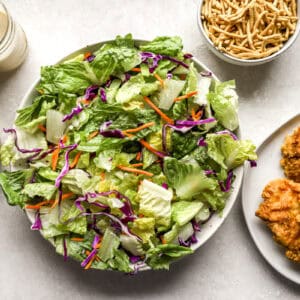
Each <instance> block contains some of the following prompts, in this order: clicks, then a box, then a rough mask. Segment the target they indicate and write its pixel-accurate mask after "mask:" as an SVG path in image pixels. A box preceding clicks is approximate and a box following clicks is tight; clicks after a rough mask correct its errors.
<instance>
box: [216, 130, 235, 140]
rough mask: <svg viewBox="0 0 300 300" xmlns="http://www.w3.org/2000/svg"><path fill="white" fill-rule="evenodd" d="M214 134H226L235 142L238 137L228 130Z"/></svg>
mask: <svg viewBox="0 0 300 300" xmlns="http://www.w3.org/2000/svg"><path fill="white" fill-rule="evenodd" d="M215 134H228V135H230V136H231V137H232V138H233V139H234V140H235V141H236V140H238V137H237V136H236V135H235V134H234V133H233V132H231V131H229V130H227V129H226V130H222V131H218V132H215Z"/></svg>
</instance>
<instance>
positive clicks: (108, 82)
mask: <svg viewBox="0 0 300 300" xmlns="http://www.w3.org/2000/svg"><path fill="white" fill-rule="evenodd" d="M111 83H112V80H111V79H108V80H107V81H106V82H105V84H104V85H105V87H106V88H109V87H110V85H111Z"/></svg>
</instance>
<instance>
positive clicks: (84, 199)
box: [74, 192, 109, 211]
mask: <svg viewBox="0 0 300 300" xmlns="http://www.w3.org/2000/svg"><path fill="white" fill-rule="evenodd" d="M99 196H103V195H101V193H90V192H88V193H86V194H85V195H84V196H82V197H79V198H77V199H76V200H75V202H74V203H75V205H76V207H77V208H78V209H80V210H81V211H84V208H83V206H82V205H81V202H88V203H90V204H94V205H96V206H98V207H100V208H104V209H107V208H109V206H107V205H105V204H103V203H99V202H89V198H97V197H99Z"/></svg>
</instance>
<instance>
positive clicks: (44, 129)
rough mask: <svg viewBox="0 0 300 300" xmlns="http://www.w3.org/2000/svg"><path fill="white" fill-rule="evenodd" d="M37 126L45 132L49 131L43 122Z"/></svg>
mask: <svg viewBox="0 0 300 300" xmlns="http://www.w3.org/2000/svg"><path fill="white" fill-rule="evenodd" d="M37 127H38V129H39V130H40V131H43V132H46V131H47V129H46V127H45V126H44V125H42V124H39V125H38V126H37Z"/></svg>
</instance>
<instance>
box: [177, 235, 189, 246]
mask: <svg viewBox="0 0 300 300" xmlns="http://www.w3.org/2000/svg"><path fill="white" fill-rule="evenodd" d="M178 243H179V245H180V246H183V247H190V246H191V242H190V241H189V240H187V241H184V240H183V239H182V238H180V237H179V238H178Z"/></svg>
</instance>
